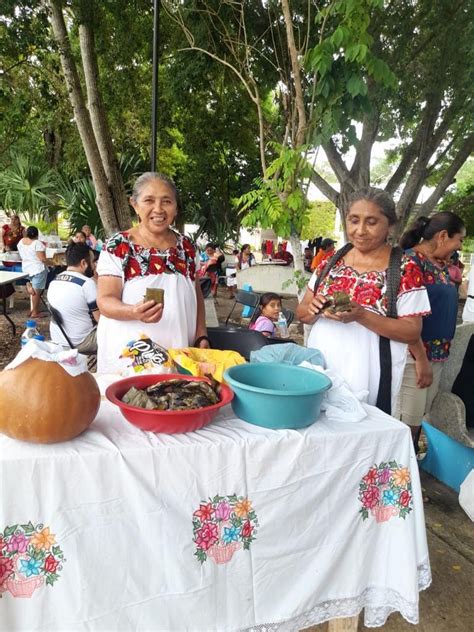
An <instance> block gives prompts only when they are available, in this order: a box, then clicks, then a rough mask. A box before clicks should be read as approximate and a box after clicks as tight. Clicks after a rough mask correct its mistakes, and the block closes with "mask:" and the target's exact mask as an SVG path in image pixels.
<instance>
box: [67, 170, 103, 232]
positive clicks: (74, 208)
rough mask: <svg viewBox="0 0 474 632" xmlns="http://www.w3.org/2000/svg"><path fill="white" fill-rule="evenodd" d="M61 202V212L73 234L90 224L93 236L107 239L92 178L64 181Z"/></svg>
mask: <svg viewBox="0 0 474 632" xmlns="http://www.w3.org/2000/svg"><path fill="white" fill-rule="evenodd" d="M59 200H60V207H61V210H62V211H63V213H64V215H65V217H66V218H67V220H68V222H69V225H70V228H71V233H74V232H75V231H77V230H81V229H82V227H83V226H84V224H88V225H89V226H90V227H91V230H92V234H93V235H95V236H96V237H97V238H98V239H104V238H105V232H104V228H103V226H102V222H101V220H100V215H99V209H98V208H97V203H96V195H95V189H94V185H93V183H92V179H91V178H82V179H80V180H75V181H73V182H71V181H68V180H66V179H65V180H63V182H62V183H61V186H60V193H59Z"/></svg>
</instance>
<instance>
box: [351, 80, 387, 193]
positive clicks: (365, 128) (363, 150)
mask: <svg viewBox="0 0 474 632" xmlns="http://www.w3.org/2000/svg"><path fill="white" fill-rule="evenodd" d="M369 83H370V84H373V81H372V80H370V81H369ZM369 93H370V87H369ZM379 121H380V110H379V109H377V110H375V111H373V112H369V113H367V114H365V115H364V119H363V122H362V134H361V137H360V141H359V144H358V146H357V150H356V155H355V159H354V163H353V165H352V168H351V170H350V176H351V178H352V179H353V180H354V181H355V182H356V183H357V186H358V187H360V188H362V187H367V186H369V185H370V158H371V155H372V147H373V145H374V142H375V139H376V138H377V131H378V128H379Z"/></svg>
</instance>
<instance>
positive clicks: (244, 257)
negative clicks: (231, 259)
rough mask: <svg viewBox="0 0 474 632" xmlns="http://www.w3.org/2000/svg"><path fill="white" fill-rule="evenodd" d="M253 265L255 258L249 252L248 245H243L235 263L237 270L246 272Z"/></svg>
mask: <svg viewBox="0 0 474 632" xmlns="http://www.w3.org/2000/svg"><path fill="white" fill-rule="evenodd" d="M254 265H255V257H254V256H253V254H252V252H251V250H250V244H244V245H243V246H242V248H241V249H240V255H239V257H238V261H237V270H246V269H247V268H250V267H251V266H254Z"/></svg>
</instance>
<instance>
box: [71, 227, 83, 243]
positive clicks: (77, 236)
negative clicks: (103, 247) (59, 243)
mask: <svg viewBox="0 0 474 632" xmlns="http://www.w3.org/2000/svg"><path fill="white" fill-rule="evenodd" d="M71 242H73V243H75V244H87V237H86V234H85V233H84V232H82V230H76V232H75V233H74V235H73V236H72V237H71V239H70V240H69V243H71Z"/></svg>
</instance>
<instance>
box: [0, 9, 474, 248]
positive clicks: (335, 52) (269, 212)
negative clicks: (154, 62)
mask: <svg viewBox="0 0 474 632" xmlns="http://www.w3.org/2000/svg"><path fill="white" fill-rule="evenodd" d="M162 4H163V7H164V9H165V10H164V11H162V20H161V43H160V93H159V154H158V161H159V167H160V169H161V170H163V171H165V172H166V173H168V174H170V175H172V176H173V177H174V178H175V179H176V181H177V183H178V185H179V186H180V188H181V189H182V190H183V192H184V201H185V209H186V215H185V218H182V219H187V220H189V221H193V222H195V223H198V224H199V225H200V226H201V228H202V230H204V231H205V232H207V233H208V235H209V236H210V237H211V238H212V239H215V240H218V241H221V240H223V239H225V238H226V236H230V235H232V234H235V232H236V230H237V229H238V226H239V224H240V222H241V221H242V220H245V217H246V215H247V220H246V221H248V222H250V223H252V222H253V223H255V222H260V223H261V224H263V225H271V226H273V227H275V228H276V229H277V230H278V232H279V233H280V234H284V235H285V236H289V234H290V233H292V234H293V236H294V237H295V239H296V238H297V237H298V236H299V235H300V234H301V233H302V231H303V230H304V229H305V226H307V224H308V218H309V215H308V213H309V207H308V203H307V199H306V193H307V185H308V180H312V181H313V183H314V184H315V185H316V186H317V187H318V188H319V189H320V190H321V191H322V192H323V193H324V195H325V196H326V197H327V198H328V199H329V200H331V202H333V203H334V204H335V205H336V206H337V207H339V208H340V209H344V207H345V200H346V199H347V196H348V195H349V194H350V193H351V192H352V191H353V190H354V189H357V188H359V187H361V186H365V185H367V184H369V183H370V182H371V181H373V180H374V178H376V177H379V178H380V179H381V180H380V181H381V182H383V186H385V188H386V189H387V190H388V191H389V192H390V193H392V194H394V195H395V197H396V198H397V199H398V213H399V216H400V229H401V228H402V227H403V225H404V223H405V222H406V219H407V217H408V216H409V215H410V213H412V211H413V209H414V208H415V202H416V200H417V197H418V195H419V193H420V191H421V188H422V187H423V186H424V185H430V186H432V187H433V193H432V195H430V196H429V197H428V199H426V200H425V202H424V203H423V204H422V205H421V208H420V212H422V213H424V214H426V213H429V212H431V211H432V210H433V209H434V208H435V206H436V204H438V202H439V201H440V200H441V199H442V197H443V195H444V194H445V192H446V191H447V190H448V189H449V187H450V186H452V184H453V182H454V180H455V178H456V174H457V172H458V171H459V169H460V168H461V167H462V165H463V164H464V162H465V161H466V160H467V158H468V157H469V155H470V154H471V153H472V151H473V149H474V128H473V125H474V124H473V114H474V111H473V110H474V106H473V93H472V67H474V66H473V61H474V60H473V56H474V47H473V46H472V41H474V37H473V36H474V19H473V18H474V16H473V12H474V7H473V5H472V3H466V2H464V1H462V0H454V1H453V0H439V1H438V2H436V3H433V2H431V1H430V0H415V1H413V0H399V1H398V2H384V1H383V0H357V1H356V0H321V1H320V2H319V1H318V3H307V2H303V1H302V0H293V1H292V2H291V3H289V2H288V0H282V2H277V1H276V0H267V1H266V2H262V1H261V0H251V1H246V2H243V1H239V0H232V1H231V0H199V2H197V1H196V0H183V1H182V2H180V3H176V2H174V1H172V0H169V1H168V0H164V1H163V3H162ZM54 16H56V17H55V18H54ZM61 16H62V18H61ZM53 18H54V19H53ZM55 20H56V22H55ZM61 20H62V22H63V26H64V30H63V32H62V34H61V33H60V32H59V31H58V28H62V27H61ZM152 20H153V15H152V3H150V2H149V1H148V0H134V2H129V1H128V0H114V1H106V2H100V3H97V2H91V0H33V1H31V0H30V1H29V2H26V0H17V1H16V0H4V2H3V3H2V7H1V9H0V58H1V61H0V64H1V66H0V77H1V86H0V107H2V110H3V112H4V113H5V114H4V116H3V118H2V119H1V120H0V168H2V169H4V170H7V171H8V170H11V169H12V168H14V163H15V160H16V157H18V156H25V155H27V156H28V157H30V158H31V159H32V160H33V161H36V163H38V162H39V163H41V161H42V162H43V164H44V169H45V171H48V170H53V171H57V172H60V173H61V175H62V176H63V177H66V178H68V179H69V183H71V181H74V180H75V179H79V178H82V177H90V176H92V178H93V180H94V185H95V193H96V198H97V201H98V207H99V211H100V213H101V219H102V221H103V223H104V226H105V227H106V230H107V231H108V232H110V231H111V230H113V229H115V228H116V227H120V226H123V225H125V224H126V222H127V219H126V216H127V214H128V207H127V205H126V198H125V190H124V185H123V178H122V177H121V175H120V170H119V169H118V167H117V165H118V158H119V156H122V157H123V156H130V155H132V154H133V155H134V156H138V157H140V158H141V159H142V160H143V161H145V162H146V161H148V158H149V145H150V103H151V52H152V51H151V47H152ZM55 24H56V26H55ZM65 52H67V56H66V55H65ZM65 63H66V66H65ZM61 64H62V65H61ZM74 72H75V73H76V78H75V79H74ZM65 76H66V77H69V78H68V82H66V83H65V81H64V77H65ZM73 94H75V95H76V96H75V97H74V98H75V99H76V100H75V102H74V116H73V106H72V104H71V100H70V97H71V95H73ZM81 120H82V123H80V121H81ZM88 121H89V122H88ZM78 125H79V130H81V125H82V131H81V132H80V133H79V132H78ZM388 139H396V141H397V143H396V147H395V149H393V150H391V151H390V152H389V155H388V160H387V161H386V163H384V165H383V172H381V173H376V172H373V170H372V166H373V165H371V155H372V149H373V145H374V143H375V142H378V141H384V140H388ZM318 147H322V148H323V149H324V151H325V152H326V155H327V157H328V161H329V164H330V167H331V169H332V171H333V172H334V174H335V177H336V178H337V185H335V184H334V181H333V180H332V179H330V178H328V177H327V176H326V174H324V173H322V172H319V171H318V170H317V169H315V168H314V161H313V156H314V155H315V152H316V150H317V148H318ZM349 156H355V157H354V159H353V160H352V159H351V161H349ZM379 171H380V170H379ZM459 187H460V185H459V182H458V183H456V189H455V190H454V191H453V192H452V193H449V195H450V196H452V195H461V196H464V198H465V199H467V200H469V190H467V189H466V188H464V189H463V192H461V189H460V188H459ZM466 190H467V194H466V193H465V191H466ZM246 194H247V195H246ZM242 195H244V197H243V198H242ZM239 199H240V208H243V209H244V212H243V213H242V214H241V215H239V214H238V213H237V209H238V207H239V202H238V200H239ZM448 199H452V198H448ZM0 202H1V200H0ZM3 203H5V199H4V198H3ZM10 203H11V202H10ZM453 203H454V202H453ZM105 208H107V209H108V210H107V211H106V212H105V211H104V210H103V209H105ZM101 209H102V210H101Z"/></svg>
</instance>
